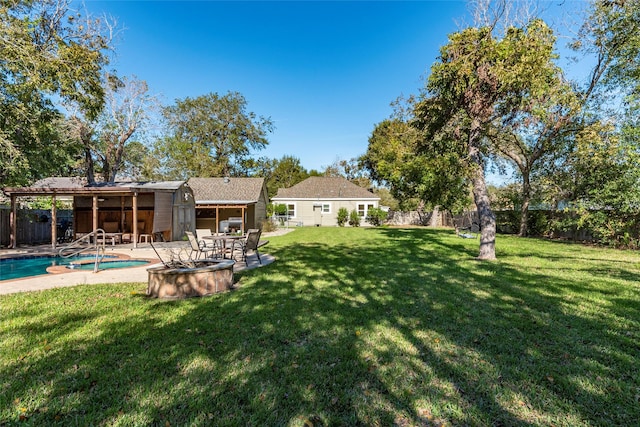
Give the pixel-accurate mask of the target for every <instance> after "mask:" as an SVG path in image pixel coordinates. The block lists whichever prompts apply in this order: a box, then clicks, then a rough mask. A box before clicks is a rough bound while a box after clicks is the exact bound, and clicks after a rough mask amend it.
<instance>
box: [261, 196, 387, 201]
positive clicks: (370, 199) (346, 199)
mask: <svg viewBox="0 0 640 427" xmlns="http://www.w3.org/2000/svg"><path fill="white" fill-rule="evenodd" d="M271 200H272V201H285V200H295V201H300V202H303V201H313V202H318V198H317V197H310V198H303V197H272V198H271ZM321 200H323V201H331V202H351V201H375V202H379V201H380V197H367V198H366V199H365V198H353V199H349V198H345V197H334V198H324V197H323V198H322V199H321Z"/></svg>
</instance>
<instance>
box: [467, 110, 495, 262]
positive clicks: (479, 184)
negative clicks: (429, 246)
mask: <svg viewBox="0 0 640 427" xmlns="http://www.w3.org/2000/svg"><path fill="white" fill-rule="evenodd" d="M474 122H476V121H474ZM480 140H481V132H480V126H479V124H478V123H472V125H471V129H470V131H469V157H470V159H471V161H472V162H473V163H474V164H475V168H474V171H473V176H472V177H471V181H472V184H473V199H474V202H475V204H476V209H477V211H478V217H479V218H480V253H479V254H478V259H480V260H494V259H496V216H495V214H494V213H493V211H492V210H491V202H490V200H489V192H488V191H487V183H486V182H485V179H484V159H483V158H482V154H481V153H480V149H479V146H480Z"/></svg>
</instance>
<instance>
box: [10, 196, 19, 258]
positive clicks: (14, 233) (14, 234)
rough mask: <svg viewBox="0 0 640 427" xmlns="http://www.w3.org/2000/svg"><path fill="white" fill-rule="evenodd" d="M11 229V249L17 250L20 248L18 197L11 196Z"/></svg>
mask: <svg viewBox="0 0 640 427" xmlns="http://www.w3.org/2000/svg"><path fill="white" fill-rule="evenodd" d="M9 228H10V229H11V237H10V242H9V247H10V248H12V249H15V248H17V247H18V241H17V240H18V217H17V208H16V195H15V194H12V195H11V211H10V212H9Z"/></svg>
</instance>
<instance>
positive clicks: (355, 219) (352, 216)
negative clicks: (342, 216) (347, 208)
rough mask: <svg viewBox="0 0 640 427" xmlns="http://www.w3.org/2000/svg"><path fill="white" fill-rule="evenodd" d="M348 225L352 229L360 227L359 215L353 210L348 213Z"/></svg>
mask: <svg viewBox="0 0 640 427" xmlns="http://www.w3.org/2000/svg"><path fill="white" fill-rule="evenodd" d="M349 225H350V226H352V227H360V215H358V211H356V210H355V209H354V210H352V211H351V213H349Z"/></svg>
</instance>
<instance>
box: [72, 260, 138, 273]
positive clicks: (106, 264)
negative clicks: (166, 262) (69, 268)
mask: <svg viewBox="0 0 640 427" xmlns="http://www.w3.org/2000/svg"><path fill="white" fill-rule="evenodd" d="M93 264H94V263H93V262H88V263H86V264H80V265H77V266H76V267H74V268H73V269H74V270H92V271H93V267H94V266H93ZM145 264H149V261H147V260H144V259H123V260H117V261H103V262H101V263H100V267H99V269H100V270H108V269H110V268H127V267H141V266H143V265H145Z"/></svg>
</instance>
